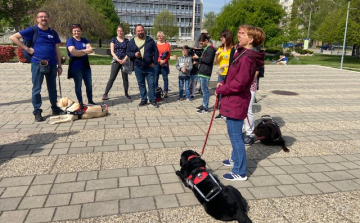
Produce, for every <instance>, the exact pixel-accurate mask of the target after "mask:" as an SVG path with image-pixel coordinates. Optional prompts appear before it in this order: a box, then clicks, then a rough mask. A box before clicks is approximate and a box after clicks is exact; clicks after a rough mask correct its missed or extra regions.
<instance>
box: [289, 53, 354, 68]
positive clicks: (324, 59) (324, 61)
mask: <svg viewBox="0 0 360 223" xmlns="http://www.w3.org/2000/svg"><path fill="white" fill-rule="evenodd" d="M290 58H291V59H290V60H289V65H310V64H311V65H321V66H327V67H333V68H340V63H341V55H329V54H317V53H316V54H314V55H313V56H308V57H305V56H304V57H297V58H299V60H297V59H296V58H294V57H290ZM343 69H347V70H354V71H360V60H359V59H358V58H356V57H352V56H345V57H344V62H343Z"/></svg>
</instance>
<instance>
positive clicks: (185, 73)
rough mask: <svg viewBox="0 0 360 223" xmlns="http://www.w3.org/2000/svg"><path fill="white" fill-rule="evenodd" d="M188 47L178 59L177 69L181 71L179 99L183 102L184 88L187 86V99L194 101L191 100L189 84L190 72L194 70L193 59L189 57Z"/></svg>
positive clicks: (183, 49)
mask: <svg viewBox="0 0 360 223" xmlns="http://www.w3.org/2000/svg"><path fill="white" fill-rule="evenodd" d="M188 48H189V47H187V46H183V48H182V56H181V57H179V58H178V60H177V62H176V66H175V67H176V69H177V70H178V71H179V98H178V100H180V101H182V99H183V93H184V86H185V96H186V99H188V100H189V101H192V99H191V98H190V90H189V82H190V71H191V69H192V59H191V57H189V56H188V51H189V50H188Z"/></svg>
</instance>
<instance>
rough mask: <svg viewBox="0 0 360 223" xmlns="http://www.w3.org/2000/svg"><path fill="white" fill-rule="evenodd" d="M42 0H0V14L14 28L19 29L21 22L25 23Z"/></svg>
mask: <svg viewBox="0 0 360 223" xmlns="http://www.w3.org/2000/svg"><path fill="white" fill-rule="evenodd" d="M43 2H44V0H1V1H0V15H1V17H2V18H4V19H6V20H7V21H9V23H10V25H13V26H14V28H15V30H16V31H17V32H18V31H19V30H20V25H21V24H22V23H24V22H25V23H27V22H28V21H29V18H30V16H31V15H32V14H33V13H34V12H35V10H37V9H38V8H39V7H40V6H41V5H42V3H43Z"/></svg>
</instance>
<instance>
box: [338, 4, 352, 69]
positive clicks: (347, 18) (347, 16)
mask: <svg viewBox="0 0 360 223" xmlns="http://www.w3.org/2000/svg"><path fill="white" fill-rule="evenodd" d="M349 10H350V0H349V3H348V8H347V13H346V24H345V34H344V43H343V52H342V56H341V63H340V70H342V67H343V63H344V54H345V44H346V32H347V26H348V20H349Z"/></svg>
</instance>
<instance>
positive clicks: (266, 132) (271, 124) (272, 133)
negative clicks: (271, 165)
mask: <svg viewBox="0 0 360 223" xmlns="http://www.w3.org/2000/svg"><path fill="white" fill-rule="evenodd" d="M254 134H255V135H256V139H258V140H260V142H261V143H263V144H264V145H267V146H281V148H282V149H283V151H284V152H289V151H290V150H289V149H288V148H287V147H286V145H285V140H284V139H283V137H282V135H281V131H280V127H279V125H278V124H277V123H276V122H275V121H274V120H273V119H272V118H271V117H270V115H263V116H261V122H260V123H259V124H258V125H257V126H256V127H255V129H254Z"/></svg>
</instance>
